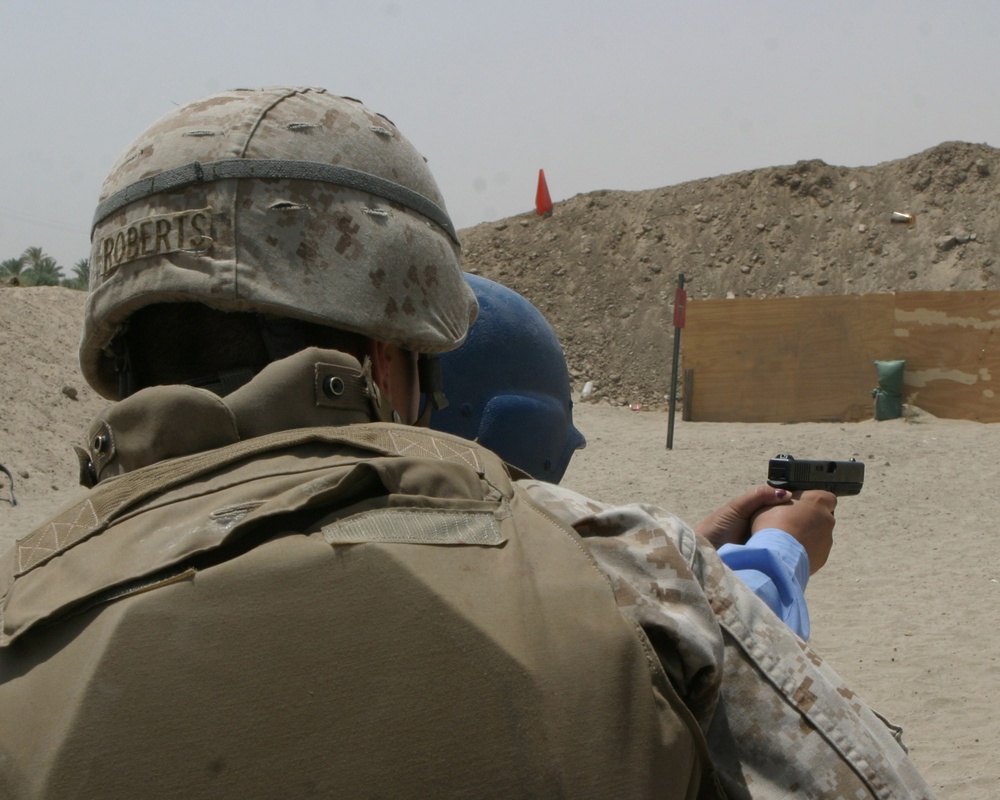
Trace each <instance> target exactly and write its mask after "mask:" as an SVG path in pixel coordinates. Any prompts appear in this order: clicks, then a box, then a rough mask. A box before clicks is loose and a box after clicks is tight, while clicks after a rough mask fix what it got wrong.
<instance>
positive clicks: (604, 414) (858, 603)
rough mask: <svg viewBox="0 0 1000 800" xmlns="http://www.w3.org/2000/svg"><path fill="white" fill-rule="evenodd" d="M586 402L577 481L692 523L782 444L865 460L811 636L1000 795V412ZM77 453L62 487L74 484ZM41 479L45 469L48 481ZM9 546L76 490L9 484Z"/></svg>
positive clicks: (571, 479) (939, 774) (955, 764)
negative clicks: (863, 417)
mask: <svg viewBox="0 0 1000 800" xmlns="http://www.w3.org/2000/svg"><path fill="white" fill-rule="evenodd" d="M667 421H668V420H667V415H666V414H663V413H647V412H641V411H640V412H632V411H630V410H628V409H622V408H611V407H608V406H593V405H578V406H577V424H578V427H580V428H581V430H583V432H584V433H585V434H586V436H587V439H588V446H587V448H586V449H585V450H583V451H580V452H579V453H578V454H577V456H576V458H575V459H574V461H573V463H572V464H571V465H570V469H569V471H568V473H567V475H566V478H565V481H564V483H565V484H566V485H568V486H571V487H573V488H575V489H577V490H579V491H582V492H584V493H586V494H589V495H591V496H594V497H598V498H601V499H603V500H605V501H612V502H631V501H644V502H653V503H656V504H658V505H661V506H664V507H665V508H668V509H670V510H671V511H674V512H675V513H677V514H678V515H679V516H681V517H682V518H684V519H687V520H689V521H691V522H696V521H697V520H699V519H701V518H702V517H703V516H704V515H705V514H707V513H708V512H709V511H711V510H712V509H714V508H716V507H718V506H719V505H721V504H722V503H723V502H725V501H726V500H727V499H729V498H730V497H733V496H735V495H737V494H739V493H741V492H743V491H744V490H746V489H747V488H750V487H752V486H754V485H755V484H757V483H760V482H762V481H763V480H764V477H765V472H766V467H767V461H768V459H769V458H771V457H773V456H774V455H776V454H778V453H791V454H793V455H797V456H799V457H801V458H837V459H845V458H851V457H856V458H859V459H860V460H862V461H864V462H865V463H866V466H867V475H866V484H865V489H864V491H863V492H862V494H861V495H860V496H858V497H850V498H842V499H841V502H840V505H839V507H838V511H837V518H838V525H837V531H836V544H835V546H834V550H833V555H832V556H831V559H830V561H829V563H828V564H827V566H826V567H825V568H824V569H823V570H822V571H821V572H820V573H818V574H817V575H815V576H814V577H813V579H812V581H811V582H810V585H809V589H808V592H807V596H808V597H809V601H810V608H811V615H812V627H813V636H812V642H813V644H814V645H815V647H816V648H817V650H819V652H821V653H822V654H824V655H825V656H826V657H827V658H828V660H829V661H830V663H831V664H833V666H834V667H835V668H836V669H837V670H838V671H839V672H840V673H841V674H842V675H843V676H844V677H845V678H847V680H848V682H849V684H850V685H852V686H853V688H854V689H855V690H856V691H857V692H858V693H859V694H861V695H862V696H863V697H865V698H866V699H867V700H868V702H869V703H870V704H871V705H872V706H874V707H875V708H876V709H877V710H879V711H881V712H882V713H883V714H884V715H886V716H887V717H889V718H890V719H892V720H893V721H894V722H896V723H898V724H901V725H902V726H903V728H904V730H905V740H906V742H907V743H908V745H909V746H910V748H911V754H912V756H913V758H914V760H915V761H916V763H917V765H918V766H919V767H920V768H921V770H922V771H923V773H924V774H925V776H926V777H927V778H928V780H929V781H930V783H931V784H932V785H933V786H934V788H935V789H936V790H937V791H938V792H939V794H940V796H941V797H942V798H953V799H954V800H993V798H996V797H998V796H1000V763H998V759H997V758H996V754H997V748H996V742H997V739H998V734H1000V715H998V713H997V712H998V710H1000V708H998V706H1000V663H998V659H1000V634H998V631H997V620H998V619H1000V567H998V566H997V559H996V558H995V557H994V555H993V551H994V548H995V546H996V524H997V523H996V520H997V519H998V518H1000V498H998V496H997V493H996V491H995V490H996V483H997V469H996V465H997V459H996V453H997V452H998V451H1000V425H982V424H979V423H972V422H958V421H952V420H942V419H936V418H934V417H930V416H927V415H922V414H918V415H917V416H915V417H913V418H912V419H911V420H909V421H905V420H896V421H891V422H879V423H876V422H862V423H853V424H799V425H763V424H740V423H732V424H725V423H690V422H683V421H681V420H679V419H678V420H677V422H676V427H675V430H674V447H673V449H672V450H670V451H668V450H666V447H665V443H666V434H667ZM74 469H75V462H74V459H73V457H72V455H71V454H69V453H68V452H67V456H66V458H65V459H64V460H63V461H62V462H61V463H60V465H59V467H58V469H57V473H58V474H57V475H55V476H54V477H52V478H51V480H52V483H53V484H54V485H55V486H62V487H66V486H68V485H71V483H72V477H73V474H74ZM35 483H37V481H36V482H35ZM0 487H2V488H0V546H3V547H5V546H6V544H7V543H9V542H11V541H13V539H14V538H15V537H17V536H20V535H22V534H23V533H25V532H27V531H28V530H30V529H31V527H32V526H33V525H34V524H35V523H36V522H38V521H40V520H41V519H43V518H45V517H46V516H48V515H49V514H50V513H52V512H53V511H55V510H56V509H57V508H58V507H60V506H62V505H63V504H65V503H67V502H69V501H70V500H71V499H72V498H73V496H75V494H76V492H77V491H78V490H75V489H66V488H59V489H51V488H50V489H44V488H43V489H41V490H39V489H37V488H36V489H31V490H26V492H25V496H24V497H23V498H19V499H20V500H21V502H20V503H19V504H18V505H17V506H16V507H11V506H10V505H9V503H8V502H7V501H6V499H5V498H8V493H7V490H6V489H7V482H6V480H5V479H4V480H2V481H0Z"/></svg>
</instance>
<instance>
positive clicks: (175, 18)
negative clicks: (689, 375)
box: [0, 0, 1000, 272]
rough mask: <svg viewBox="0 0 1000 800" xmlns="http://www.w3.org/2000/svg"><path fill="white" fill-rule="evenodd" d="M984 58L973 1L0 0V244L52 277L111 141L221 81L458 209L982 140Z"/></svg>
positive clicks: (988, 14)
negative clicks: (330, 110)
mask: <svg viewBox="0 0 1000 800" xmlns="http://www.w3.org/2000/svg"><path fill="white" fill-rule="evenodd" d="M998 62H1000V3H998V2H996V0H951V1H950V2H943V0H924V1H923V2H901V1H898V0H881V1H880V0H837V2H823V3H821V2H812V1H811V0H773V1H771V2H751V1H750V0H747V2H736V0H729V2H723V1H722V0H689V1H688V2H677V1H675V0H614V1H613V2H600V3H599V2H594V1H593V0H551V1H550V2H547V1H546V0H503V2H494V3H487V2H480V1H479V0H326V1H324V0H266V1H265V0H241V2H229V1H228V0H227V1H225V2H223V1H222V0H220V1H219V2H212V0H159V2H155V3H154V2H148V0H128V2H118V1H117V0H115V1H110V0H109V1H107V2H105V1H104V0H89V2H84V0H79V1H78V2H70V0H0V76H2V78H0V80H2V84H0V85H2V91H3V105H2V109H3V111H2V119H0V175H2V178H0V260H2V259H4V258H9V257H12V256H16V255H19V254H20V253H21V252H22V251H23V250H24V249H25V248H26V247H29V246H40V247H42V248H44V250H45V251H46V252H47V253H48V254H49V255H52V256H53V257H55V258H56V260H57V261H58V262H59V263H60V265H62V267H63V268H64V272H69V271H70V268H71V266H72V264H73V263H74V262H75V261H77V260H78V259H80V258H83V257H86V256H87V255H88V254H89V223H90V219H91V216H92V214H93V209H94V206H95V204H96V201H97V195H98V191H99V189H100V186H101V183H102V182H103V180H104V178H105V176H106V173H107V171H108V170H109V169H110V167H111V165H112V163H113V162H114V161H115V159H116V158H117V157H118V155H119V153H120V152H121V151H123V150H124V149H125V148H126V147H127V146H128V144H129V143H130V142H131V141H132V140H133V139H134V138H136V136H138V134H139V133H140V132H141V131H142V130H144V129H145V128H146V127H148V126H149V125H150V124H151V123H152V122H154V121H155V120H156V119H157V118H159V117H160V116H162V115H163V114H165V113H166V112H168V111H170V110H171V109H172V108H174V107H175V106H176V105H181V104H184V103H187V102H190V101H192V100H195V99H197V98H199V97H201V96H203V95H206V94H209V93H212V92H215V91H220V90H223V89H231V88H238V87H257V86H274V85H312V86H323V87H325V88H327V89H328V90H330V91H332V92H335V93H337V94H345V95H349V96H352V97H357V98H359V99H361V100H363V101H364V102H365V103H367V104H368V105H369V106H371V107H372V108H374V109H375V110H376V111H379V112H381V113H383V114H385V115H386V116H387V117H389V118H390V119H392V120H393V121H394V122H395V123H396V124H397V125H398V126H399V128H400V129H401V130H402V131H403V133H404V134H405V135H406V136H407V137H408V138H409V139H410V140H411V141H412V142H413V143H414V144H415V145H416V147H417V148H418V149H419V150H420V151H421V152H422V153H423V154H424V155H425V156H426V157H427V158H428V161H429V163H430V167H431V170H432V171H433V173H434V175H435V177H436V178H437V181H438V184H439V185H440V187H441V189H442V191H443V193H444V196H445V200H446V202H447V205H448V209H449V211H450V212H451V216H452V218H453V219H454V221H455V224H456V225H457V226H458V227H459V228H464V227H469V226H471V225H475V224H477V223H479V222H483V221H486V220H495V219H501V218H503V217H508V216H512V215H514V214H518V213H521V212H524V211H529V210H532V209H533V208H534V198H535V188H536V183H537V179H538V170H539V168H544V170H545V175H546V178H547V181H548V186H549V190H550V192H551V194H552V198H553V200H555V201H556V203H557V204H558V202H559V201H560V200H563V199H566V198H569V197H572V196H573V195H576V194H579V193H586V192H591V191H596V190H598V189H627V190H638V189H652V188H657V187H661V186H669V185H673V184H677V183H681V182H684V181H688V180H693V179H697V178H706V177H712V176H716V175H721V174H726V173H731V172H738V171H741V170H746V169H755V168H759V167H769V166H778V165H784V164H792V163H794V162H795V161H798V160H799V159H807V158H819V159H822V160H824V161H826V162H827V163H828V164H834V165H842V166H863V165H873V164H878V163H881V162H883V161H889V160H894V159H898V158H904V157H906V156H908V155H912V154H914V153H917V152H920V151H921V150H924V149H926V148H928V147H932V146H934V145H936V144H940V143H941V142H943V141H952V140H960V141H967V142H985V143H987V144H990V145H993V146H998V145H1000V135H998V131H1000V102H998V99H997V94H998V88H997V87H998V85H1000V70H998ZM556 213H558V207H557V212H556Z"/></svg>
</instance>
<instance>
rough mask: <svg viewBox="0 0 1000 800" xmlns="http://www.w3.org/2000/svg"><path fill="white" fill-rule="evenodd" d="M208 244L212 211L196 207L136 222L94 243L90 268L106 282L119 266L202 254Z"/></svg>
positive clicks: (106, 234) (210, 243)
mask: <svg viewBox="0 0 1000 800" xmlns="http://www.w3.org/2000/svg"><path fill="white" fill-rule="evenodd" d="M211 245H212V209H211V208H198V209H191V210H188V211H177V212H175V213H173V214H157V215H155V216H152V217H145V218H144V219H137V220H134V221H132V222H130V223H129V224H128V225H123V226H121V227H119V228H115V229H114V230H110V231H108V232H107V233H105V234H104V235H103V236H101V238H100V239H98V240H97V241H96V242H95V243H94V247H93V253H92V257H91V259H92V260H91V264H92V267H91V268H92V269H94V270H96V271H97V273H98V274H99V275H100V276H101V280H107V279H108V278H109V277H110V276H111V275H113V274H114V273H115V271H116V270H117V269H118V268H119V267H120V266H121V265H122V264H127V263H129V262H130V261H135V260H136V259H139V258H149V257H151V256H162V255H165V254H166V253H178V252H190V253H199V254H200V253H205V252H207V251H208V249H209V248H210V247H211Z"/></svg>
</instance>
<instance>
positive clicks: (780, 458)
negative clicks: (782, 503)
mask: <svg viewBox="0 0 1000 800" xmlns="http://www.w3.org/2000/svg"><path fill="white" fill-rule="evenodd" d="M767 484H768V486H774V487H775V488H777V489H787V490H788V491H790V492H799V491H806V490H808V489H822V490H824V491H827V492H832V493H833V494H835V495H838V496H840V497H843V496H844V495H851V494H860V493H861V487H862V486H864V484H865V465H864V464H863V463H862V462H860V461H858V460H857V459H854V458H852V459H851V460H850V461H823V460H820V459H807V458H796V457H795V456H787V455H777V456H775V457H774V458H772V459H771V461H770V462H769V463H768V466H767Z"/></svg>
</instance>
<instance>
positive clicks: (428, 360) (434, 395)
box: [413, 353, 448, 428]
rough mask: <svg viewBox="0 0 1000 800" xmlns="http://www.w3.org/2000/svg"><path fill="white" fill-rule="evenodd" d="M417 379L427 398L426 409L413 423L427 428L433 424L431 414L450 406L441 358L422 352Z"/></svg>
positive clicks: (418, 360) (418, 362) (419, 357)
mask: <svg viewBox="0 0 1000 800" xmlns="http://www.w3.org/2000/svg"><path fill="white" fill-rule="evenodd" d="M417 380H418V381H419V383H420V392H421V394H424V395H426V396H427V400H426V401H425V402H424V410H423V411H422V412H421V413H420V416H419V417H418V418H417V421H416V422H414V423H413V424H414V425H416V426H417V427H419V428H427V427H430V424H431V414H432V413H434V412H435V411H440V410H441V409H442V408H447V407H448V398H447V397H445V396H444V387H443V385H442V380H441V359H439V358H438V357H437V356H432V355H427V354H426V353H421V354H420V355H419V356H418V358H417Z"/></svg>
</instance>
